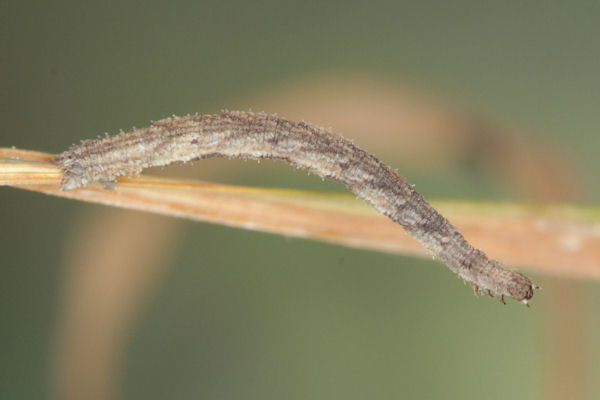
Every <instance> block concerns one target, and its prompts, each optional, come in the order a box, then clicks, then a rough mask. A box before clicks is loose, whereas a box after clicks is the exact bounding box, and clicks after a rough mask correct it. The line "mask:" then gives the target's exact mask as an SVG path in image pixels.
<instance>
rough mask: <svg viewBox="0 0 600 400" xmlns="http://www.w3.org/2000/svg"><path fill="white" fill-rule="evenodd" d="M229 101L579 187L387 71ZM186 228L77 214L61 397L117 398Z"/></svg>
mask: <svg viewBox="0 0 600 400" xmlns="http://www.w3.org/2000/svg"><path fill="white" fill-rule="evenodd" d="M230 108H231V109H236V108H242V109H248V108H252V109H254V110H264V111H268V112H277V113H279V114H280V115H283V116H285V117H288V118H290V119H304V120H306V121H309V122H312V123H315V124H318V125H323V126H331V127H332V128H334V131H336V132H340V133H342V134H344V136H346V137H349V138H352V139H354V140H355V142H356V143H357V144H359V145H360V146H361V147H363V148H365V149H367V150H369V151H370V152H373V153H375V154H377V155H378V156H380V157H381V158H382V159H383V160H386V161H387V162H388V163H391V162H394V164H395V165H399V166H400V167H401V166H403V165H404V166H407V165H412V166H417V167H419V168H426V169H431V170H440V169H443V168H445V167H446V166H447V165H448V164H453V163H463V162H473V163H476V165H478V166H480V167H481V168H486V169H488V170H489V171H490V172H491V173H494V174H495V175H496V176H497V177H498V178H499V179H500V180H501V181H503V182H504V183H505V184H506V185H507V186H508V187H512V188H514V189H515V190H516V191H517V192H518V193H521V194H523V195H526V196H530V198H536V199H563V198H564V194H565V193H569V192H573V191H576V190H577V179H576V176H577V175H576V174H574V173H573V168H572V165H570V163H569V160H568V159H567V158H565V157H564V156H563V155H562V154H561V153H560V151H558V150H557V149H555V148H552V147H551V146H547V145H540V144H539V143H533V142H531V141H529V140H528V139H525V138H522V137H520V136H519V135H518V134H517V133H513V131H511V130H506V129H502V128H499V127H496V124H494V123H488V122H485V123H484V122H482V119H481V118H477V117H472V114H471V113H469V112H467V111H465V110H464V109H462V108H461V107H458V106H448V105H447V104H445V103H444V102H442V101H440V100H438V99H436V98H435V97H433V96H428V95H424V94H422V93H420V92H419V91H418V90H414V89H407V88H405V87H402V86H401V85H399V84H398V83H396V82H390V81H389V80H386V79H382V78H377V77H372V76H369V75H364V74H353V73H339V72H334V73H331V74H323V75H313V76H308V77H305V78H303V79H299V80H296V81H293V82H289V83H284V84H281V85H279V86H277V87H274V88H272V89H270V90H268V91H263V92H261V93H254V94H249V95H247V96H243V97H240V98H238V99H233V100H232V101H231V105H230ZM199 111H201V110H199ZM242 165H244V164H240V163H234V162H227V161H223V160H205V161H202V166H203V167H202V168H201V169H199V168H194V167H189V166H188V167H185V169H181V170H180V169H178V168H177V169H169V172H170V173H173V172H174V171H176V172H177V173H179V174H180V175H182V174H183V175H186V176H202V178H210V179H211V180H219V179H222V178H223V177H225V176H227V175H228V174H235V173H236V168H240V166H242ZM244 167H247V166H245V165H244ZM267 168H268V167H267ZM180 228H181V227H180V221H178V220H175V219H167V218H161V217H156V216H151V215H142V214H138V213H130V212H127V211H123V210H115V209H109V208H106V209H104V208H103V209H96V210H95V211H94V212H93V213H89V214H86V215H85V216H82V218H81V220H80V221H77V223H76V224H75V228H74V232H73V234H72V236H71V237H70V238H68V243H69V246H68V250H67V256H66V261H65V262H66V264H67V266H66V269H65V271H66V276H65V277H64V285H65V287H64V293H65V295H64V297H63V302H62V307H61V312H60V316H59V324H58V330H57V340H56V358H55V363H54V366H53V368H54V371H55V379H56V383H57V390H58V397H59V398H60V399H64V400H71V399H81V398H86V399H90V400H109V399H115V398H117V397H118V393H119V387H120V381H119V377H120V375H121V368H122V367H123V365H122V359H123V351H124V348H125V346H126V344H127V339H128V335H127V334H128V332H129V331H130V330H131V329H132V325H133V323H134V321H135V316H136V312H137V311H138V310H139V308H140V307H141V306H142V305H143V304H144V300H145V299H147V298H148V296H149V295H150V293H151V292H152V289H153V288H154V287H156V285H157V284H158V283H159V281H160V277H161V276H162V275H163V274H164V272H165V269H166V268H168V266H169V265H170V262H169V260H170V253H169V251H170V250H171V248H172V246H173V244H174V243H176V241H177V237H178V233H179V232H180Z"/></svg>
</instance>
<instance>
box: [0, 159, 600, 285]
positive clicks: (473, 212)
mask: <svg viewBox="0 0 600 400" xmlns="http://www.w3.org/2000/svg"><path fill="white" fill-rule="evenodd" d="M52 157H53V156H52V155H49V154H44V153H37V152H28V151H22V150H15V149H0V158H4V159H6V160H2V161H1V162H0V185H10V186H15V187H19V188H22V189H26V190H32V191H38V192H42V193H46V194H51V195H55V196H60V197H67V198H72V199H78V200H83V201H88V202H93V203H99V204H105V205H110V206H116V207H123V208H128V209H135V210H140V211H148V212H153V213H158V214H164V215H171V216H177V217H184V218H190V219H195V220H199V221H206V222H212V223H218V224H223V225H229V226H235V227H242V228H247V229H254V230H260V231H266V232H272V233H277V234H283V235H288V236H295V237H305V238H312V239H317V240H323V241H328V242H333V243H338V244H343V245H346V246H351V247H359V248H367V249H372V250H379V251H386V252H393V253H401V254H410V255H418V256H425V251H424V249H423V248H422V246H421V245H419V244H418V243H417V242H416V241H415V240H414V239H412V238H411V237H410V236H408V235H407V234H406V233H405V232H404V231H403V230H402V229H399V227H398V226H397V225H396V224H395V223H393V222H392V221H390V220H388V219H387V218H385V217H383V216H381V215H378V214H377V213H376V212H375V211H373V210H372V209H371V208H370V207H368V206H367V205H365V204H364V203H363V202H361V201H358V200H356V199H354V198H353V197H352V196H350V195H340V194H324V193H315V192H303V191H294V190H274V189H260V188H248V187H237V186H230V185H220V184H211V183H202V182H193V181H184V180H174V179H163V178H157V177H150V176H139V177H136V178H122V179H120V180H119V183H118V184H117V185H116V187H115V189H114V190H106V189H104V188H103V187H102V186H101V185H99V184H94V185H89V186H86V187H84V188H80V189H76V190H72V191H61V190H60V189H59V187H58V184H59V182H60V172H59V171H58V169H57V168H56V167H55V166H54V165H52V164H50V163H49V162H47V160H50V159H52ZM434 203H435V206H436V207H437V208H438V209H439V210H440V211H441V212H443V213H444V214H445V215H446V216H447V217H448V218H449V219H450V220H451V221H452V222H453V223H454V224H455V225H457V226H458V227H460V229H461V232H463V234H464V236H465V237H466V238H467V239H468V240H469V241H471V242H472V243H474V244H475V245H476V246H478V247H483V248H485V249H486V251H487V252H488V253H489V254H490V255H491V256H493V257H495V258H499V259H502V260H504V261H506V263H507V264H509V265H513V266H519V267H522V268H527V269H531V270H537V271H539V272H541V273H549V274H560V275H563V276H569V277H578V278H584V279H585V278H587V279H590V278H591V279H598V278H600V210H599V209H598V208H585V207H574V206H566V205H554V206H551V205H545V206H543V205H510V204H500V203H476V202H456V201H438V202H434Z"/></svg>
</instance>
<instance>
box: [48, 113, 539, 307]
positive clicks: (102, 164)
mask: <svg viewBox="0 0 600 400" xmlns="http://www.w3.org/2000/svg"><path fill="white" fill-rule="evenodd" d="M208 157H243V158H251V159H273V160H282V161H285V162H286V163H288V164H291V165H293V166H295V167H298V168H302V169H305V170H308V171H310V172H312V173H314V174H317V175H319V176H321V177H323V178H328V179H332V180H335V181H338V182H340V183H342V184H344V185H345V186H346V187H347V188H348V189H349V190H350V191H352V192H353V193H355V194H356V195H357V196H358V197H360V198H362V199H363V200H365V201H366V202H367V203H369V204H370V205H371V206H373V207H374V208H375V210H377V211H378V212H379V213H381V214H384V215H386V216H387V217H389V218H390V219H392V220H393V221H395V222H397V223H398V224H399V225H401V226H402V227H403V228H404V229H405V230H406V232H408V233H409V234H410V235H411V236H413V237H414V238H415V239H416V240H417V241H419V242H420V243H421V244H422V245H423V246H424V247H425V249H426V250H427V252H428V253H430V254H431V255H432V256H434V257H436V258H438V259H440V260H441V261H443V262H444V263H445V264H446V266H448V268H450V270H452V271H453V272H455V273H456V274H457V275H458V276H460V277H461V278H462V279H464V280H465V281H466V282H469V283H470V284H471V285H472V286H473V288H474V290H475V292H476V293H482V292H487V293H488V294H489V295H490V296H491V295H492V294H494V295H495V296H497V297H498V298H499V299H500V300H501V301H502V302H504V296H511V297H513V298H514V299H515V300H517V301H520V302H523V303H525V304H527V300H529V299H530V298H531V297H532V296H533V293H534V289H535V288H536V287H534V285H533V284H532V283H531V280H529V278H527V277H526V276H525V275H523V274H521V273H518V272H515V271H511V270H508V269H506V268H504V267H503V266H502V265H501V263H500V262H498V261H496V260H492V259H489V258H488V257H487V256H486V255H485V253H484V252H482V251H481V250H478V249H475V248H474V247H473V246H472V245H471V244H469V243H468V242H467V241H466V240H465V238H464V237H463V236H462V235H461V234H460V233H459V232H458V230H457V229H456V228H455V227H454V226H453V225H452V224H451V223H450V222H449V221H448V220H447V219H446V218H444V217H443V216H442V215H440V214H439V213H438V212H437V211H436V210H435V209H434V208H433V207H432V206H431V205H430V204H429V203H428V202H427V201H426V200H425V198H424V197H423V196H421V195H420V194H419V193H417V192H416V191H415V190H414V188H413V186H412V185H410V184H408V183H407V182H406V181H405V180H404V178H403V177H401V176H400V175H399V174H398V173H397V172H395V171H394V170H393V169H392V168H390V167H388V166H387V165H385V164H384V163H383V162H381V161H380V160H378V159H377V158H375V157H374V156H372V155H370V154H369V153H367V152H366V151H364V150H362V149H361V148H359V147H357V146H356V145H355V144H354V143H353V142H352V141H350V140H348V139H345V138H344V137H342V136H341V135H339V134H335V133H333V132H331V131H329V130H326V129H324V128H321V127H318V126H314V125H312V124H309V123H306V122H293V121H290V120H287V119H285V118H282V117H279V116H277V115H273V114H265V113H253V112H244V111H224V112H222V113H220V114H209V115H194V116H186V117H175V116H174V117H171V118H166V119H163V120H160V121H156V122H153V123H152V124H151V125H150V126H148V127H146V128H140V129H132V130H130V131H128V132H122V133H120V134H117V135H115V136H106V137H101V138H98V139H94V140H86V141H83V142H82V143H81V144H80V145H74V146H73V147H71V148H70V149H69V150H67V151H65V152H63V153H61V154H59V155H58V156H57V157H56V158H55V160H54V162H55V164H56V165H58V167H59V168H60V169H61V171H62V178H61V183H60V187H61V189H63V190H71V189H76V188H78V187H81V186H85V185H87V184H88V183H91V182H102V183H103V184H104V185H105V186H111V185H113V184H114V183H115V182H116V180H117V178H118V177H120V176H126V175H137V174H139V173H140V172H141V171H142V170H143V169H144V168H147V167H152V166H162V165H168V164H171V163H174V162H186V161H192V160H199V159H203V158H208Z"/></svg>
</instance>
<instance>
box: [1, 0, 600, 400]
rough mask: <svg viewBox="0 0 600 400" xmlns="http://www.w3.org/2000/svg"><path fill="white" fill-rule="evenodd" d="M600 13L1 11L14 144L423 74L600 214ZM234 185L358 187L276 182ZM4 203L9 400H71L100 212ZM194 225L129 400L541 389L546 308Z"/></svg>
mask: <svg viewBox="0 0 600 400" xmlns="http://www.w3.org/2000/svg"><path fill="white" fill-rule="evenodd" d="M599 17H600V9H599V6H598V4H597V3H594V2H587V3H586V2H579V4H577V2H575V3H563V2H558V1H551V2H546V1H544V2H527V3H524V2H517V1H514V2H506V1H505V2H495V3H487V2H486V3H484V2H480V1H463V2H443V1H438V2H431V3H428V4H427V5H425V2H420V1H419V2H417V1H415V2H412V3H408V2H395V1H386V2H381V1H372V2H368V3H367V2H364V3H362V2H348V1H346V2H322V1H320V2H306V1H305V2H283V1H272V2H243V1H239V2H222V1H212V2H191V1H190V2H179V3H173V2H164V3H159V2H115V3H113V4H110V5H108V4H107V5H100V4H90V3H88V2H75V1H71V2H67V1H62V2H34V3H26V2H17V1H3V2H2V4H1V5H0V54H1V56H0V71H1V72H2V76H3V79H2V80H1V83H0V85H1V94H0V102H1V103H0V104H1V106H0V119H1V120H2V129H1V133H0V139H1V140H0V146H12V145H14V146H16V147H19V148H24V149H33V150H43V151H49V152H58V151H61V150H64V149H65V148H66V147H67V146H68V145H69V144H71V143H72V142H76V141H79V140H80V139H83V138H88V137H93V136H95V135H97V134H101V133H103V132H105V131H108V132H114V131H116V130H118V129H119V128H124V129H127V128H128V127H130V126H132V125H137V126H143V125H146V124H147V122H148V121H149V120H151V119H155V120H156V119H159V118H161V117H164V116H168V115H170V114H173V113H176V114H185V113H188V112H196V111H201V112H212V111H216V110H218V109H220V108H224V107H228V106H229V104H228V102H230V101H231V99H233V98H236V97H237V96H241V95H248V94H250V93H254V92H258V91H260V90H261V89H262V88H265V87H273V86H276V85H277V84H279V83H281V82H285V81H287V80H290V79H297V78H298V77H302V76H304V75H305V74H309V73H319V72H322V71H330V70H336V69H342V70H344V71H361V72H367V73H370V74H373V75H374V76H380V77H382V79H389V80H390V81H391V82H403V81H405V80H406V79H409V80H410V81H412V82H416V83H417V84H421V85H423V86H427V87H429V88H431V89H433V90H434V91H436V92H438V93H441V94H442V95H443V96H445V97H446V98H447V99H450V100H455V101H458V102H461V103H463V104H469V105H473V106H474V107H475V108H476V109H478V110H480V111H481V112H482V113H488V114H490V115H492V116H494V117H496V118H499V119H501V120H504V121H509V122H510V123H513V124H515V125H516V126H523V127H525V128H529V131H530V132H531V133H530V136H531V137H532V138H535V139H536V140H539V141H541V142H544V141H556V142H558V143H559V144H560V146H561V148H563V149H564V151H565V152H566V153H567V154H570V156H571V158H572V159H573V160H575V162H576V163H577V165H578V167H579V168H580V171H581V174H582V178H581V179H582V183H583V185H584V187H586V188H587V189H586V196H587V197H585V198H584V199H583V201H585V202H586V203H590V204H598V203H600V184H599V183H598V179H597V174H598V171H599V170H600V158H599V157H597V153H598V149H599V148H600V135H599V134H598V128H599V124H598V111H597V109H598V104H600V99H599V97H598V93H600V79H599V78H598V71H599V67H600V65H599V60H600V50H599V48H600V46H598V43H597V38H598V37H600V25H598V24H597V21H598V18H599ZM198 165H199V163H197V164H196V167H194V168H199V167H198ZM403 172H404V171H403ZM413 172H414V173H413ZM410 176H411V177H412V179H411V181H412V182H413V183H416V184H417V187H418V188H419V190H422V191H423V193H424V194H426V195H427V196H429V197H442V198H443V197H461V198H477V199H490V200H494V199H496V198H497V197H503V198H510V190H509V189H507V188H503V187H499V186H498V184H494V183H492V184H490V183H489V182H487V179H489V178H490V177H489V176H486V175H485V174H479V173H477V172H473V171H469V170H465V169H458V168H454V169H449V170H448V171H447V172H446V173H445V174H444V175H439V176H427V175H424V174H421V175H419V172H418V171H410ZM228 182H233V183H243V184H249V185H250V184H252V185H265V186H271V187H279V186H285V187H294V188H307V189H309V188H310V189H319V190H340V187H339V186H337V185H335V184H331V183H323V182H321V180H320V179H317V178H315V177H314V176H313V177H307V176H306V175H305V174H303V173H298V172H297V171H293V170H291V169H286V168H282V169H281V171H279V172H277V173H274V172H273V169H269V174H262V175H261V168H260V166H259V167H257V168H254V167H253V166H252V167H249V168H248V171H247V173H245V174H244V175H240V176H236V177H229V178H228ZM0 204H1V207H0V227H1V228H0V232H1V238H2V241H1V245H0V246H1V247H0V249H1V252H2V261H1V262H0V316H1V319H0V321H1V322H0V346H1V348H2V356H1V357H0V397H2V398H7V399H30V398H55V396H56V395H55V392H54V389H53V388H54V385H53V383H52V377H53V374H52V371H50V368H51V365H52V363H51V357H53V356H54V353H53V351H54V349H53V348H52V341H53V340H54V339H55V329H56V326H55V324H56V318H55V317H56V314H57V312H58V309H59V304H60V302H59V299H60V294H61V288H62V285H63V281H62V280H63V278H64V270H63V266H62V263H63V261H64V259H65V251H66V243H65V240H66V238H65V234H66V233H67V232H70V231H71V230H72V227H73V225H74V223H75V222H74V220H75V219H77V218H82V217H84V216H85V213H86V212H87V211H88V210H89V209H91V208H93V207H95V206H91V205H83V204H79V203H75V202H72V201H68V200H64V199H55V198H50V197H47V196H43V195H37V194H33V193H28V192H23V191H18V190H16V189H11V188H0ZM183 224H184V225H185V229H186V235H185V240H184V241H183V242H182V243H180V244H179V251H178V253H177V255H176V256H175V258H174V259H173V260H171V261H172V265H170V268H169V272H168V274H167V275H166V277H165V279H164V281H163V282H161V284H160V285H159V287H158V288H157V292H156V293H155V294H154V296H153V297H152V298H150V299H149V300H148V301H147V302H146V303H145V304H146V306H145V307H144V308H143V309H142V310H140V313H139V315H138V318H137V319H136V321H137V322H136V324H135V326H134V327H133V332H132V334H131V337H130V339H129V341H128V344H127V346H126V348H125V357H124V358H125V361H124V364H123V370H122V377H121V383H122V387H121V388H120V390H119V392H120V394H121V398H127V399H159V398H175V399H187V398H214V399H242V398H243V399H270V398H273V399H281V398H285V399H307V398H311V399H327V400H333V399H365V398H374V399H387V398H410V399H412V398H453V399H480V398H485V399H506V398H540V396H542V394H543V393H544V387H545V384H546V382H545V381H544V379H546V378H544V375H543V371H544V368H545V367H544V366H543V363H544V362H545V360H546V358H545V357H544V354H543V352H544V351H545V350H544V343H545V341H544V340H545V332H544V329H546V328H545V325H543V324H542V321H543V318H544V317H545V316H546V315H549V314H551V313H552V310H551V309H548V304H550V303H547V302H545V301H544V300H536V301H534V307H533V309H531V310H528V309H526V308H525V307H520V306H518V305H516V304H511V305H510V306H507V307H504V306H501V305H500V304H498V303H497V302H496V301H492V300H488V299H483V298H481V299H475V298H474V297H473V295H472V293H471V291H470V289H469V288H467V287H464V286H463V284H462V283H461V282H460V281H459V280H458V279H457V278H455V277H454V276H453V275H452V274H451V273H450V272H449V271H447V270H446V269H444V268H443V267H442V266H441V265H440V264H438V263H436V262H432V261H428V260H426V261H425V260H419V259H414V258H409V257H398V256H390V255H384V254H377V253H371V252H364V251H358V250H353V249H347V248H342V247H337V246H333V245H327V244H321V243H315V242H309V241H303V240H299V239H294V240H290V239H286V238H282V237H277V236H272V235H267V234H260V233H252V232H247V231H241V230H235V229H229V228H223V227H216V226H212V225H205V224H198V223H193V222H185V223H183ZM542 280H543V279H542ZM579 290H581V291H583V293H584V297H585V299H586V301H587V302H588V303H589V306H588V307H587V308H586V310H585V311H584V312H585V313H586V315H588V317H589V324H588V325H586V326H582V327H581V329H582V330H585V331H586V332H587V337H588V338H590V339H589V341H590V343H591V345H590V349H589V354H588V357H589V360H588V364H589V365H590V370H589V375H590V376H589V378H590V379H589V380H588V382H589V383H588V384H589V385H590V387H589V388H588V389H589V390H588V393H589V395H590V398H598V397H600V387H599V386H598V385H599V384H598V383H597V382H596V380H594V379H593V377H594V376H596V377H597V376H600V365H599V364H600V363H599V362H598V360H599V359H600V346H599V342H598V340H597V338H598V337H600V326H599V325H600V319H599V317H598V315H599V314H598V312H597V310H598V306H600V286H599V285H598V284H597V283H590V284H581V285H580V286H579ZM541 295H542V296H560V295H561V294H560V293H557V292H552V290H546V291H544V292H542V294H541Z"/></svg>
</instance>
